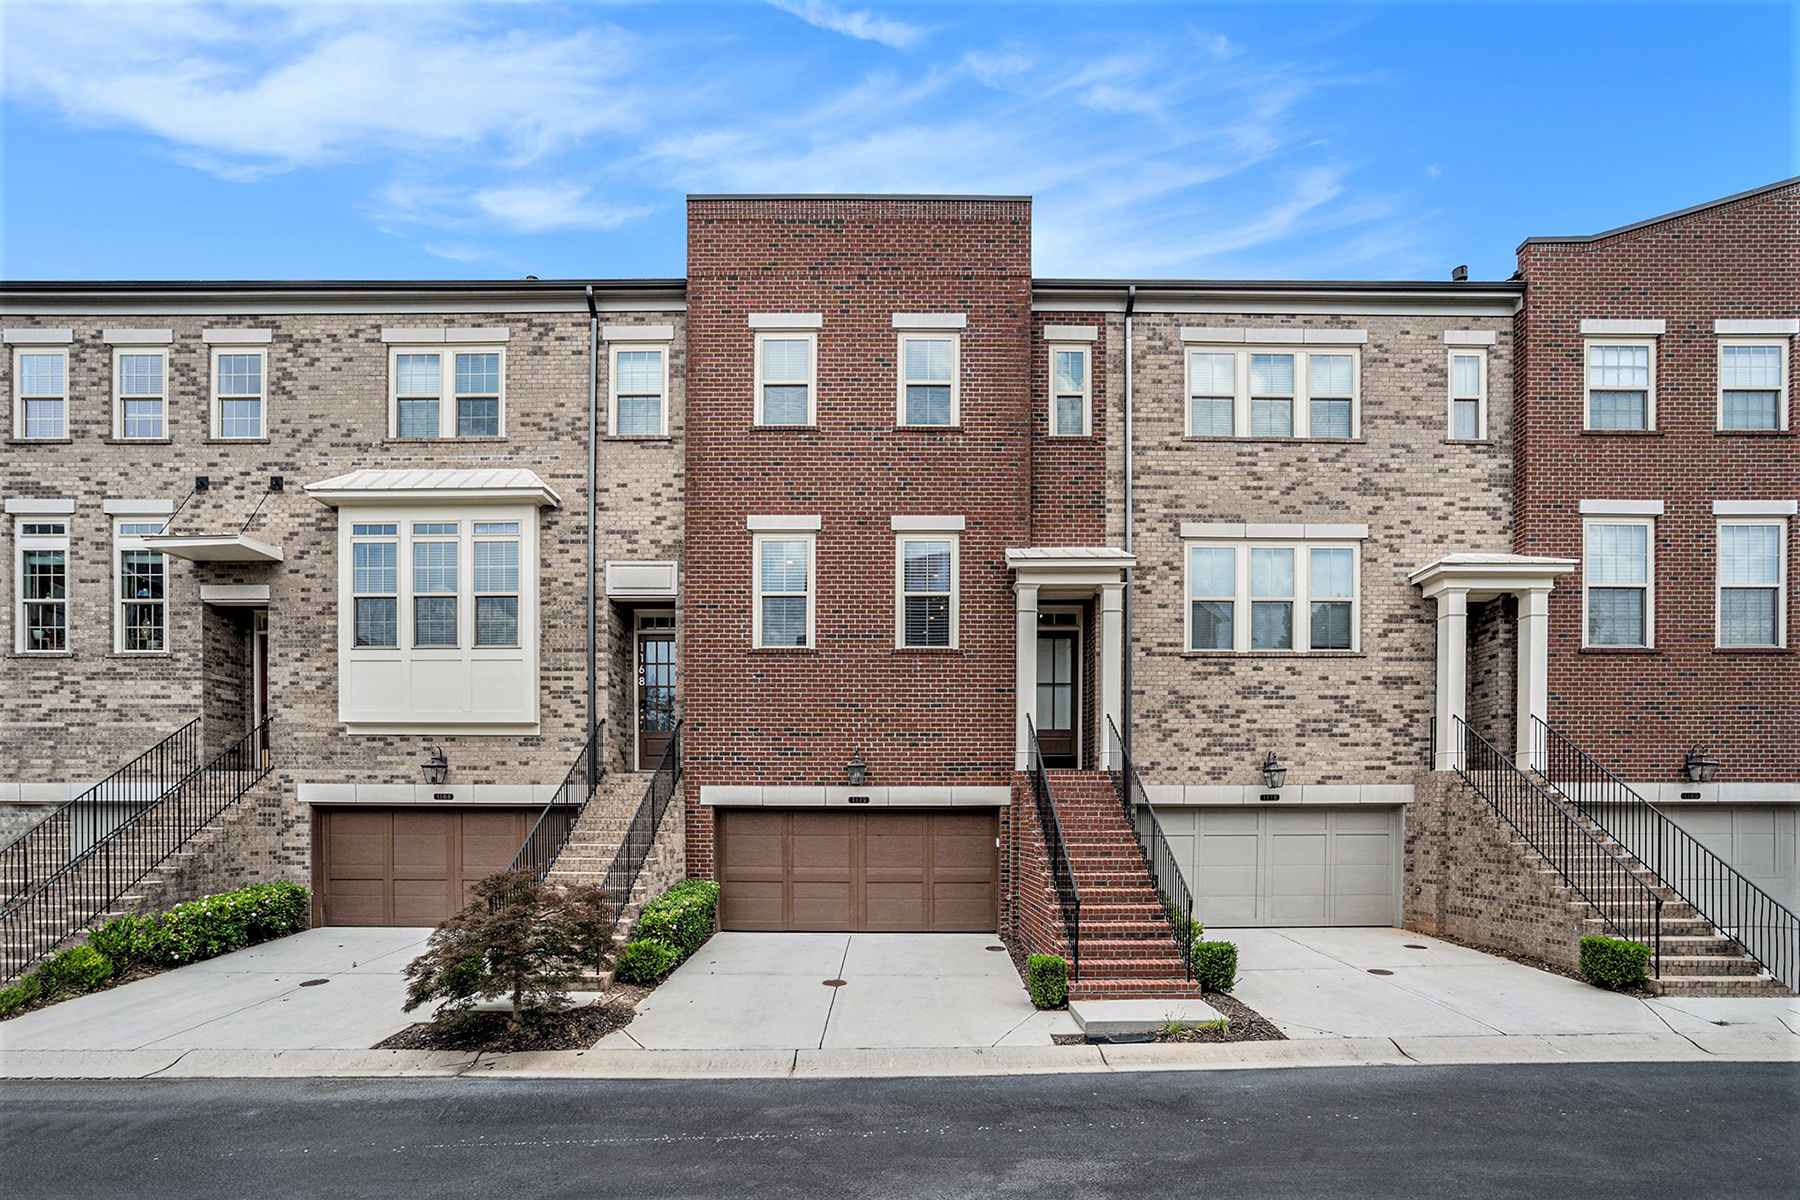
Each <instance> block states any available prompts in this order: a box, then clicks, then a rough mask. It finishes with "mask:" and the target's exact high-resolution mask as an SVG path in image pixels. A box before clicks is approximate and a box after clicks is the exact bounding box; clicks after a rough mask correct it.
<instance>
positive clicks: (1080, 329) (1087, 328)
mask: <svg viewBox="0 0 1800 1200" xmlns="http://www.w3.org/2000/svg"><path fill="white" fill-rule="evenodd" d="M1044 340H1045V341H1046V342H1097V341H1099V340H1100V329H1099V327H1098V326H1095V325H1046V326H1044Z"/></svg>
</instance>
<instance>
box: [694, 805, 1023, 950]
mask: <svg viewBox="0 0 1800 1200" xmlns="http://www.w3.org/2000/svg"><path fill="white" fill-rule="evenodd" d="M997 828H998V818H997V817H996V815H995V814H994V813H993V812H991V811H983V812H841V811H840V812H832V811H819V810H812V811H804V810H803V811H782V810H777V809H754V808H743V809H721V810H719V832H718V854H719V888H720V918H719V922H720V925H721V927H723V928H725V929H818V930H835V929H869V930H889V931H894V932H901V931H929V932H934V933H948V932H971V933H974V932H987V931H989V930H992V929H994V928H996V926H997V922H998V914H999V855H998V852H997V851H996V849H995V847H994V837H995V833H996V831H997Z"/></svg>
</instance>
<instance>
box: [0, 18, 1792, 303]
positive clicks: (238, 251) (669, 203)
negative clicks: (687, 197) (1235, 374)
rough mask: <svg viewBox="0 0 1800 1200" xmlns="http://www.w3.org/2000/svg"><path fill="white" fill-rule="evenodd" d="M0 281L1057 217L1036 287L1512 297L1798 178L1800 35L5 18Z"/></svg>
mask: <svg viewBox="0 0 1800 1200" xmlns="http://www.w3.org/2000/svg"><path fill="white" fill-rule="evenodd" d="M0 25H3V28H0V33H3V34H4V55H5V57H4V100H3V109H0V119H3V120H4V126H3V128H0V135H3V138H4V141H3V150H0V155H3V159H0V162H3V165H4V182H3V184H0V188H3V191H0V204H3V211H0V216H3V218H4V232H3V233H0V255H3V258H0V273H3V274H4V276H5V277H6V278H9V279H83V278H106V279H112V278H139V279H165V278H169V279H173V278H239V279H242V278H413V277H420V278H426V277H431V278H467V277H479V278H494V277H498V278H505V277H516V276H521V275H526V274H533V275H538V276H541V277H545V278H549V277H552V276H574V277H626V276H667V275H679V274H681V272H682V269H683V253H684V246H683V239H682V215H683V208H682V196H683V195H684V194H685V193H688V192H720V191H727V192H729V191H803V192H811V191H901V192H939V191H952V192H1001V193H1029V194H1031V195H1033V196H1034V197H1035V198H1036V208H1035V214H1036V223H1035V269H1036V270H1037V272H1038V273H1039V274H1041V275H1102V276H1131V277H1160V276H1202V277H1215V278H1241V277H1252V278H1260V277H1270V278H1326V279H1331V278H1369V279H1382V278H1398V277H1417V278H1443V277H1445V276H1446V275H1447V274H1448V272H1449V270H1450V268H1451V267H1452V266H1454V265H1455V264H1457V263H1463V262H1466V263H1469V264H1470V265H1471V268H1472V273H1473V274H1474V275H1475V276H1476V277H1477V278H1495V277H1498V278H1503V277H1505V276H1506V275H1508V274H1510V273H1511V271H1512V269H1513V265H1514V263H1513V257H1512V252H1513V248H1514V246H1515V245H1516V244H1517V243H1518V241H1519V240H1520V239H1521V238H1523V237H1525V236H1528V235H1531V234H1566V233H1584V232H1593V231H1597V230H1599V229H1604V228H1608V227H1611V226H1614V225H1619V224H1624V223H1626V222H1629V221H1633V220H1637V219H1640V218H1642V217H1646V216H1652V215H1655V214H1657V213H1660V212H1665V211H1669V210H1672V209H1676V208H1681V207H1685V206H1686V205H1689V204H1693V203H1696V202H1699V201H1703V200H1707V199H1711V198H1714V197H1717V196H1721V195H1726V194H1728V193H1731V192H1735V191H1741V190H1743V189H1745V188H1750V187H1755V186H1757V185H1760V184H1763V183H1768V182H1772V181H1774V180H1776V179H1780V178H1784V177H1786V176H1790V175H1795V174H1800V120H1797V118H1796V102H1797V96H1800V92H1797V84H1796V65H1797V62H1800V4H1795V3H1787V2H1783V3H1770V2H1758V3H1745V4H1707V5H1677V4H1646V3H1637V4H1582V5H1552V4H1504V5H1481V4H1436V5H1427V4H1401V5H1385V6H1383V5H1371V6H1360V5H1343V4H1334V5H1328V6H1319V5H1305V4H1274V3H1271V4H1261V5H1256V6H1236V5H1211V4H1205V5H1200V4H1191V5H1181V4H1114V5H1095V4H1090V5H1074V4H1030V5H1028V4H991V5H974V4H954V5H953V4H943V5H935V4H913V5H899V4H870V5H862V4H857V3H827V2H825V0H772V2H769V3H756V2H751V0H743V2H742V3H733V4H716V5H677V4H654V5H652V4H629V3H613V4H562V5H557V4H531V3H507V4H478V5H460V4H426V3H387V4H379V5H378V4H373V3H363V4H343V5H335V4H323V3H311V4H303V5H286V4H278V3H248V2H242V3H235V4H230V5H223V6H215V5H187V4H181V3H175V2H169V3H136V4H124V5H113V6H96V7H92V8H87V7H84V6H77V5H75V4H71V3H55V4H50V3H38V2H35V0H8V2H7V3H5V4H4V6H3V7H0Z"/></svg>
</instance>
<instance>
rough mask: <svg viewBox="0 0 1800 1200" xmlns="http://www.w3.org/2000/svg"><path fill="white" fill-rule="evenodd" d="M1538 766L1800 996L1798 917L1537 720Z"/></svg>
mask: <svg viewBox="0 0 1800 1200" xmlns="http://www.w3.org/2000/svg"><path fill="white" fill-rule="evenodd" d="M1532 757H1533V759H1534V762H1533V766H1534V767H1535V768H1536V770H1537V772H1538V774H1539V775H1541V776H1542V777H1543V779H1544V780H1545V782H1547V783H1548V784H1549V785H1550V786H1551V787H1553V788H1555V789H1556V791H1558V792H1559V793H1561V794H1562V795H1563V796H1564V797H1565V798H1566V799H1567V800H1568V801H1569V803H1570V804H1572V805H1574V806H1575V807H1576V808H1577V809H1579V810H1580V812H1581V814H1582V815H1583V816H1585V817H1587V818H1588V819H1589V820H1590V821H1592V822H1594V824H1596V825H1598V826H1599V827H1600V828H1601V829H1603V830H1605V831H1606V833H1607V834H1609V835H1610V836H1611V837H1612V839H1613V840H1614V841H1615V842H1617V843H1619V845H1620V846H1621V847H1623V848H1624V850H1625V852H1626V853H1627V854H1630V855H1631V856H1632V857H1634V858H1636V859H1637V860H1638V861H1639V862H1641V863H1642V864H1643V865H1644V866H1645V868H1646V869H1648V870H1650V871H1652V872H1654V873H1655V875H1656V878H1657V879H1658V880H1659V881H1661V883H1662V885H1663V886H1664V887H1665V888H1667V889H1668V890H1669V891H1670V892H1672V893H1674V894H1675V895H1677V896H1679V897H1681V899H1683V900H1685V901H1687V903H1689V904H1690V905H1692V906H1693V908H1694V911H1695V912H1697V913H1699V914H1700V916H1701V917H1702V918H1704V919H1705V920H1706V921H1708V922H1709V923H1711V925H1712V926H1713V928H1714V929H1717V930H1718V931H1719V933H1720V934H1721V935H1722V936H1724V937H1728V938H1731V939H1732V940H1733V941H1735V942H1737V943H1738V944H1739V945H1740V946H1742V947H1743V948H1744V950H1745V952H1746V953H1748V954H1749V955H1750V957H1752V958H1754V959H1756V960H1757V961H1758V962H1760V963H1761V964H1762V965H1763V968H1764V969H1765V970H1767V971H1768V972H1769V974H1770V975H1772V976H1774V977H1775V978H1776V979H1779V980H1781V982H1782V983H1784V984H1786V985H1787V986H1788V987H1790V988H1793V989H1795V990H1796V991H1800V917H1797V916H1795V914H1794V913H1793V912H1791V911H1789V910H1788V909H1787V908H1786V907H1784V906H1783V905H1782V904H1781V903H1780V902H1779V901H1777V900H1776V899H1775V898H1774V897H1773V896H1770V895H1769V894H1768V893H1767V892H1765V891H1763V889H1762V888H1760V887H1758V886H1756V884H1754V883H1752V882H1750V880H1748V879H1746V878H1744V876H1743V875H1742V874H1740V873H1739V872H1738V871H1737V870H1735V869H1734V868H1733V867H1732V866H1731V864H1730V863H1727V862H1726V861H1724V860H1723V859H1721V858H1720V857H1719V856H1718V855H1717V854H1714V853H1713V852H1712V851H1711V850H1708V849H1707V848H1706V847H1705V846H1704V845H1702V844H1701V843H1700V842H1699V841H1698V840H1697V839H1696V838H1695V837H1694V836H1693V835H1692V834H1690V833H1689V832H1688V831H1687V830H1685V829H1683V828H1682V827H1681V826H1679V825H1677V824H1676V823H1675V822H1674V821H1672V820H1670V819H1669V817H1668V814H1666V813H1664V812H1663V811H1662V810H1661V809H1659V808H1658V807H1656V805H1654V804H1652V803H1650V801H1648V800H1646V799H1644V797H1643V796H1641V795H1640V794H1638V792H1636V791H1635V790H1633V788H1632V787H1631V786H1630V785H1629V784H1627V783H1625V782H1624V781H1623V780H1621V779H1620V778H1619V777H1618V776H1617V775H1615V774H1613V772H1612V771H1611V770H1609V769H1608V768H1607V767H1606V766H1605V765H1604V764H1603V763H1601V762H1600V761H1599V760H1598V759H1596V758H1595V757H1594V756H1593V755H1591V754H1589V753H1588V752H1587V751H1585V750H1583V749H1582V748H1581V747H1579V746H1577V745H1576V744H1575V743H1574V742H1572V741H1570V740H1569V738H1568V737H1567V735H1565V734H1563V733H1562V732H1561V731H1559V730H1557V729H1555V728H1553V727H1552V726H1550V725H1549V724H1547V723H1546V722H1545V721H1544V719H1543V718H1542V717H1533V718H1532Z"/></svg>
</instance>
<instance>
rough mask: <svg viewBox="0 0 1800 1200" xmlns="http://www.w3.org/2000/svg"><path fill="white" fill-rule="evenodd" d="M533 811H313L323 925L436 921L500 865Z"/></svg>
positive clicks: (316, 877)
mask: <svg viewBox="0 0 1800 1200" xmlns="http://www.w3.org/2000/svg"><path fill="white" fill-rule="evenodd" d="M532 815H534V814H533V813H532V812H528V811H526V810H524V809H517V808H337V809H314V810H313V879H314V880H315V882H316V884H317V887H316V889H315V890H316V894H317V896H318V906H317V908H318V911H317V913H316V915H318V917H319V919H320V921H321V923H322V924H325V925H436V924H437V923H438V922H439V921H442V920H444V919H445V918H446V917H449V916H452V915H453V914H455V913H457V912H459V911H461V909H462V908H463V906H464V905H465V904H467V903H468V897H469V885H470V884H472V883H474V882H475V881H476V880H478V879H481V878H483V877H484V876H487V875H491V874H493V873H494V872H495V871H499V870H503V869H504V868H505V867H506V865H507V864H508V863H509V862H511V861H512V858H513V855H515V854H517V853H518V852H519V845H520V843H522V842H523V841H524V840H525V833H526V821H527V819H528V818H529V817H531V816H532Z"/></svg>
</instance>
